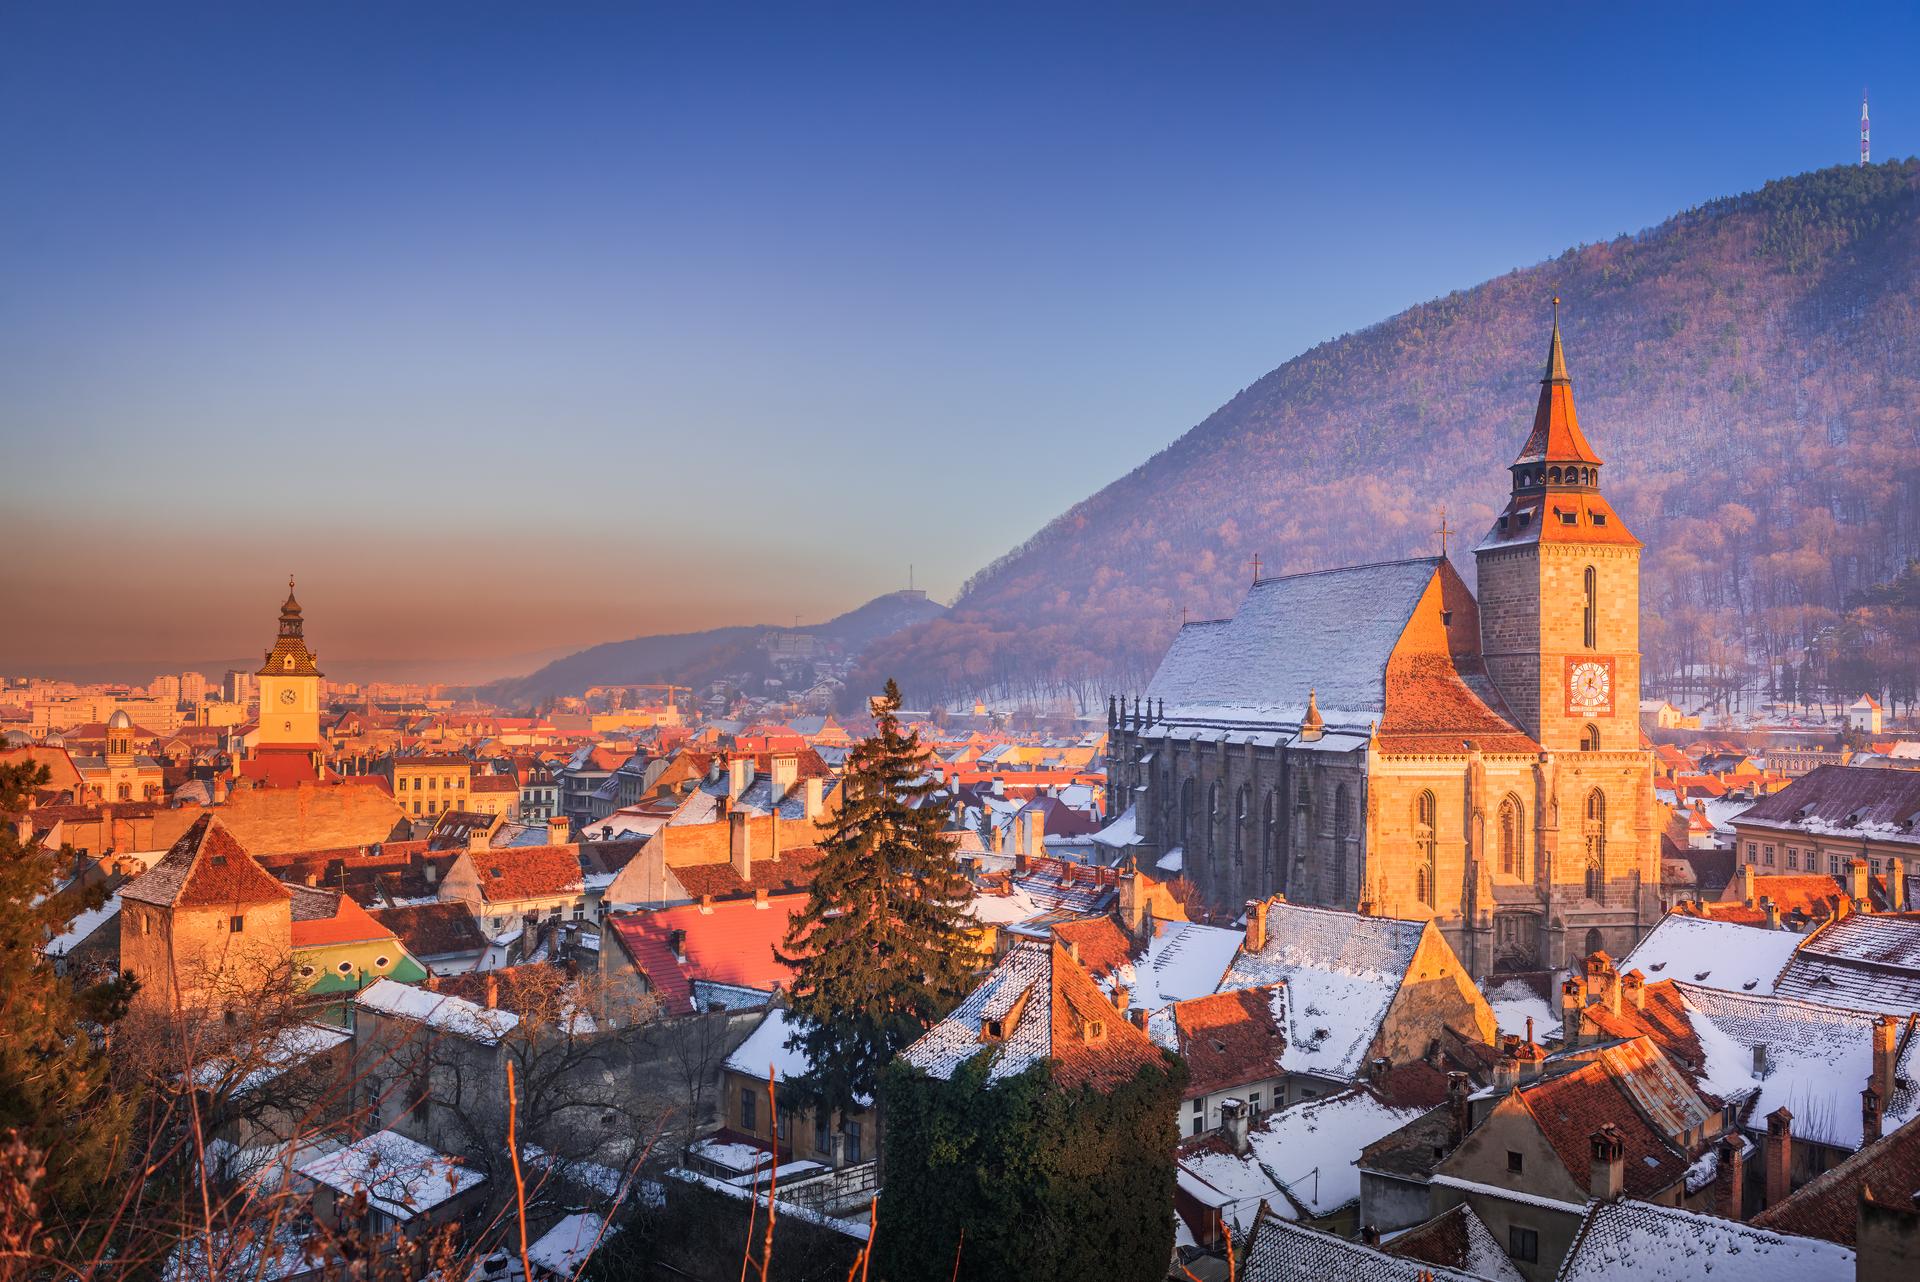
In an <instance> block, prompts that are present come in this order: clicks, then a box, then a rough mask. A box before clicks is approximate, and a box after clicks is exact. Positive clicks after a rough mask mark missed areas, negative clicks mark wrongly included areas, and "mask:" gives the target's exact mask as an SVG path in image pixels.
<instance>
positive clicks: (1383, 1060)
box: [1367, 1055, 1393, 1090]
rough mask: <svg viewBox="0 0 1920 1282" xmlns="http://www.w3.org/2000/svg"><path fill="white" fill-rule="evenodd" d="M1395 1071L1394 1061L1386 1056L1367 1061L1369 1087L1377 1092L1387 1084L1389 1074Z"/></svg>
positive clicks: (1378, 1056)
mask: <svg viewBox="0 0 1920 1282" xmlns="http://www.w3.org/2000/svg"><path fill="white" fill-rule="evenodd" d="M1392 1071H1393V1061H1392V1060H1390V1059H1388V1058H1387V1057H1386V1056H1384V1055H1376V1056H1374V1058H1372V1059H1370V1060H1368V1061H1367V1085H1369V1086H1371V1087H1373V1088H1375V1089H1376V1090H1378V1089H1380V1088H1382V1087H1384V1086H1385V1085H1386V1084H1387V1074H1388V1073H1390V1072H1392Z"/></svg>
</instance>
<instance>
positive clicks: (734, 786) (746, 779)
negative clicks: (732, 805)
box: [727, 757, 753, 801]
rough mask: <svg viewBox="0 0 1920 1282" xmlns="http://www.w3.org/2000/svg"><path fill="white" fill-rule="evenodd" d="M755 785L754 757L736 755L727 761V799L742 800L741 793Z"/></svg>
mask: <svg viewBox="0 0 1920 1282" xmlns="http://www.w3.org/2000/svg"><path fill="white" fill-rule="evenodd" d="M752 786H753V758H752V757H735V758H734V759H733V760H731V761H729V762H727V799H728V800H729V801H738V800H740V794H741V793H743V792H745V791H746V790H747V789H748V788H750V787H752Z"/></svg>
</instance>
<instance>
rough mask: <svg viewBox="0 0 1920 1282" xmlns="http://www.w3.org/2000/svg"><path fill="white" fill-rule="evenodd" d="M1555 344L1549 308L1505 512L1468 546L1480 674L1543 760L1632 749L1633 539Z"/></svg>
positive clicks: (1635, 701)
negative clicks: (1606, 490)
mask: <svg viewBox="0 0 1920 1282" xmlns="http://www.w3.org/2000/svg"><path fill="white" fill-rule="evenodd" d="M1601 467H1602V463H1601V459H1600V455H1599V453H1598V452H1597V451H1595V450H1594V448H1593V446H1592V445H1591V444H1590V443H1589V442H1588V440H1587V437H1586V434H1585V433H1584V432H1583V431H1581V428H1580V416H1579V414H1578V413H1577V412H1576V411H1575V409H1574V403H1573V378H1572V377H1571V375H1569V374H1568V373H1567V357H1566V351H1565V349H1564V347H1563V346H1562V344H1561V339H1560V300H1559V299H1558V298H1555V299H1554V300H1553V333H1552V337H1551V339H1550V340H1549V342H1548V346H1547V368H1546V373H1545V376H1544V377H1542V378H1541V380H1540V399H1539V403H1538V404H1537V406H1536V407H1535V409H1534V415H1533V430H1532V431H1531V432H1530V433H1529V434H1528V436H1527V439H1526V443H1525V444H1524V445H1522V446H1521V447H1520V454H1519V457H1517V458H1516V459H1514V461H1513V462H1512V463H1511V464H1510V465H1509V466H1508V469H1507V470H1508V472H1509V473H1510V474H1511V485H1510V492H1509V495H1508V499H1507V505H1506V508H1505V510H1503V511H1502V512H1501V513H1500V515H1499V516H1498V517H1497V518H1496V519H1495V521H1494V524H1493V528H1492V529H1491V530H1489V531H1488V532H1487V536H1486V538H1484V539H1483V540H1481V542H1480V546H1479V547H1477V548H1475V549H1474V558H1475V560H1476V562H1477V564H1478V567H1479V593H1478V595H1479V604H1480V632H1481V645H1482V648H1483V653H1484V655H1485V658H1486V664H1487V673H1488V675H1489V676H1490V677H1491V678H1492V679H1493V682H1494V684H1495V685H1496V686H1498V687H1499V689H1500V693H1501V695H1502V696H1503V697H1505V699H1506V701H1507V704H1508V706H1509V707H1510V708H1511V709H1512V710H1513V711H1514V713H1515V715H1516V716H1517V717H1518V718H1519V720H1520V723H1521V725H1522V726H1524V727H1525V729H1526V731H1527V733H1528V734H1531V735H1532V736H1534V738H1535V739H1537V740H1539V742H1540V746H1541V747H1542V748H1545V749H1547V750H1549V751H1552V752H1574V751H1599V750H1602V749H1617V750H1622V751H1625V750H1629V749H1637V748H1638V747H1639V743H1640V720H1639V717H1640V541H1639V540H1638V539H1636V538H1634V537H1633V534H1632V533H1631V532H1630V531H1629V530H1628V529H1627V527H1626V524H1625V523H1624V522H1622V521H1621V519H1620V516H1619V514H1618V513H1617V512H1615V511H1614V510H1613V507H1612V505H1611V504H1609V503H1608V502H1607V500H1606V497H1605V495H1604V494H1603V493H1602V492H1601V488H1600V472H1601Z"/></svg>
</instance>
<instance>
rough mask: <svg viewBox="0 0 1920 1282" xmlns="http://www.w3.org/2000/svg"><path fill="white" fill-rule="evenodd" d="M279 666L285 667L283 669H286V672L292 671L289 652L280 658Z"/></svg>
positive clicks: (291, 657) (291, 658) (291, 659)
mask: <svg viewBox="0 0 1920 1282" xmlns="http://www.w3.org/2000/svg"><path fill="white" fill-rule="evenodd" d="M280 666H281V667H283V668H285V669H286V670H287V671H288V672H292V671H293V656H292V655H290V654H289V655H285V656H283V657H282V658H281V660H280Z"/></svg>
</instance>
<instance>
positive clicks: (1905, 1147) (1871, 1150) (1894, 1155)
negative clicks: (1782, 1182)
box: [1753, 1117, 1920, 1246]
mask: <svg viewBox="0 0 1920 1282" xmlns="http://www.w3.org/2000/svg"><path fill="white" fill-rule="evenodd" d="M1862 1189H1869V1190H1871V1191H1872V1193H1873V1197H1874V1200H1875V1201H1877V1202H1879V1203H1881V1204H1883V1205H1888V1206H1893V1207H1897V1208H1899V1209H1900V1210H1902V1211H1904V1212H1906V1213H1908V1214H1909V1215H1910V1214H1911V1213H1912V1211H1913V1208H1914V1206H1915V1205H1916V1199H1920V1117H1916V1118H1914V1119H1913V1120H1912V1121H1909V1122H1908V1123H1907V1124H1906V1125H1905V1126H1902V1127H1901V1128H1900V1129H1899V1130H1897V1131H1895V1132H1894V1133H1893V1134H1891V1135H1889V1136H1887V1137H1886V1138H1885V1139H1882V1140H1881V1141H1880V1142H1879V1143H1877V1144H1869V1145H1868V1146H1867V1147H1865V1148H1863V1149H1861V1150H1860V1151H1859V1152H1857V1153H1855V1154H1854V1155H1853V1156H1852V1157H1850V1158H1848V1159H1847V1160H1846V1161H1844V1162H1842V1163H1840V1165H1838V1166H1835V1167H1832V1168H1830V1169H1829V1170H1827V1171H1825V1172H1823V1173H1822V1174H1820V1175H1818V1176H1816V1177H1814V1178H1813V1179H1812V1180H1810V1181H1808V1182H1807V1183H1806V1184H1803V1185H1802V1186H1801V1187H1799V1188H1797V1189H1795V1190H1794V1191H1793V1192H1792V1193H1791V1194H1789V1195H1788V1196H1787V1197H1786V1198H1785V1199H1783V1200H1782V1201H1780V1202H1777V1203H1775V1204H1774V1205H1772V1206H1770V1207H1768V1208H1767V1209H1766V1210H1764V1211H1762V1212H1760V1214H1758V1215H1756V1216H1754V1217H1753V1223H1754V1224H1755V1225H1756V1226H1758V1227H1760V1228H1766V1229H1773V1230H1774V1231H1776V1232H1779V1233H1799V1234H1802V1235H1804V1236H1806V1237H1818V1238H1825V1239H1826V1240H1827V1241H1829V1242H1838V1243H1840V1244H1841V1245H1842V1246H1853V1245H1854V1244H1855V1243H1854V1238H1855V1233H1856V1230H1857V1229H1858V1227H1859V1219H1860V1215H1859V1213H1860V1193H1861V1190H1862Z"/></svg>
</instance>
